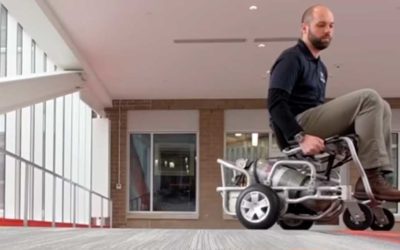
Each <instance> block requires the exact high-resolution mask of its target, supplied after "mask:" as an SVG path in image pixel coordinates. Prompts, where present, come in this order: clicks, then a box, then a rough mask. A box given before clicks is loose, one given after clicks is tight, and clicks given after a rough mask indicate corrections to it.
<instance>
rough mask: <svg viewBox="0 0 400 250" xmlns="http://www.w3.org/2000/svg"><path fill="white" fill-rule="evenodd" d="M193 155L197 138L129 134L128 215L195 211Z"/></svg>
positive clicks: (195, 152) (195, 151) (192, 136)
mask: <svg viewBox="0 0 400 250" xmlns="http://www.w3.org/2000/svg"><path fill="white" fill-rule="evenodd" d="M151 152H153V153H151ZM196 155H197V150H196V134H131V136H130V199H129V208H130V211H164V212H167V211H168V212H170V211H187V212H193V211H195V210H196V175H197V173H196ZM151 156H152V159H151Z"/></svg>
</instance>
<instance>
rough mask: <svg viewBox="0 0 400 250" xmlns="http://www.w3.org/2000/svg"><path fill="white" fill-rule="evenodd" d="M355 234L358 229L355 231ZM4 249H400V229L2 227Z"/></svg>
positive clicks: (1, 244)
mask: <svg viewBox="0 0 400 250" xmlns="http://www.w3.org/2000/svg"><path fill="white" fill-rule="evenodd" d="M354 233H355V234H354ZM0 249H7V250H8V249H18V250H21V249H41V250H43V249H69V250H74V249H96V250H97V249H174V250H175V249H185V250H187V249H246V250H250V249H274V250H279V249H290V250H314V249H324V250H329V249H334V250H337V249H341V250H346V249H362V250H371V249H377V250H378V249H379V250H384V249H393V250H398V249H400V233H398V232H372V231H365V232H359V233H357V232H351V231H334V230H317V229H314V230H313V229H312V230H310V231H284V230H282V229H280V228H275V227H274V228H272V229H270V230H265V231H258V230H194V229H73V228H55V229H53V228H32V227H30V228H22V227H0Z"/></svg>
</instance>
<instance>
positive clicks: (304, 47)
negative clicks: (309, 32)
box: [297, 39, 320, 61]
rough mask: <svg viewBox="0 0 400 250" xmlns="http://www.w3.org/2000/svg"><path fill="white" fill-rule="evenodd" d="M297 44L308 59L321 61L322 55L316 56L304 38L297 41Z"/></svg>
mask: <svg viewBox="0 0 400 250" xmlns="http://www.w3.org/2000/svg"><path fill="white" fill-rule="evenodd" d="M297 46H298V47H299V48H300V51H301V52H302V53H303V54H304V55H305V56H306V57H307V59H309V60H312V61H319V58H320V57H319V56H318V57H317V58H315V57H314V56H313V54H312V53H311V51H310V49H309V48H308V47H307V45H306V44H305V43H304V41H303V40H301V39H299V40H298V41H297Z"/></svg>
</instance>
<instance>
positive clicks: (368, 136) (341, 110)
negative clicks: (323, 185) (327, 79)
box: [297, 89, 400, 201]
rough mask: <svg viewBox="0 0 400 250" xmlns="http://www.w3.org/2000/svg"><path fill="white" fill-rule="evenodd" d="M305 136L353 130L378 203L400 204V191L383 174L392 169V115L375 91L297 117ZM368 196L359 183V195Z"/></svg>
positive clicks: (329, 103) (362, 91)
mask: <svg viewBox="0 0 400 250" xmlns="http://www.w3.org/2000/svg"><path fill="white" fill-rule="evenodd" d="M297 119H298V122H299V124H300V125H301V126H302V127H303V129H304V131H305V133H308V134H311V135H316V136H319V137H321V138H327V137H330V136H334V135H343V134H346V133H348V132H349V131H351V130H354V131H355V132H356V133H357V135H358V136H359V147H358V156H359V158H360V161H361V163H362V165H363V167H364V169H365V170H366V174H367V176H368V178H369V180H370V184H371V188H372V190H373V192H374V194H375V195H376V197H377V198H378V199H384V200H391V201H399V200H400V191H399V190H396V189H393V188H392V187H391V186H390V185H389V184H388V183H387V182H386V181H385V180H384V179H383V177H382V175H381V174H380V172H381V170H383V168H388V167H389V166H391V163H390V161H391V158H390V153H391V152H390V150H391V149H390V147H391V141H390V139H391V126H390V124H391V111H390V107H389V105H388V104H387V103H386V102H385V101H384V100H383V99H382V98H381V97H380V96H379V95H378V94H377V93H376V92H375V91H374V90H370V89H363V90H359V91H355V92H352V93H349V94H347V95H344V96H341V97H338V98H336V99H334V100H332V101H330V102H328V103H326V104H323V105H321V106H318V107H315V108H312V109H309V110H307V111H305V112H303V113H301V114H300V115H298V117H297ZM357 190H358V194H360V197H361V196H363V197H364V196H365V197H366V195H365V191H364V188H363V186H362V183H361V182H360V181H358V182H357V185H356V191H357Z"/></svg>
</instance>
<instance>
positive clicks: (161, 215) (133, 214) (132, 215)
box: [125, 130, 200, 220]
mask: <svg viewBox="0 0 400 250" xmlns="http://www.w3.org/2000/svg"><path fill="white" fill-rule="evenodd" d="M131 134H149V135H150V147H151V148H150V154H151V155H150V164H151V166H150V168H151V169H150V173H151V179H150V193H151V195H150V207H151V208H153V177H154V165H153V163H154V135H155V134H194V135H195V136H196V157H195V162H196V206H195V211H130V208H129V195H130V194H129V187H130V178H129V177H130V161H129V157H130V136H131ZM199 139H200V137H199V132H198V131H189V130H184V131H163V130H161V131H146V130H128V131H127V137H126V148H127V154H126V169H127V174H126V183H127V185H126V186H127V187H126V190H127V192H126V197H125V199H126V213H127V218H128V219H188V220H192V219H199V207H200V206H199V202H200V198H199V196H200V140H199Z"/></svg>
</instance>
